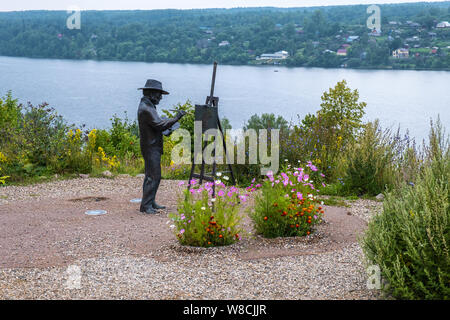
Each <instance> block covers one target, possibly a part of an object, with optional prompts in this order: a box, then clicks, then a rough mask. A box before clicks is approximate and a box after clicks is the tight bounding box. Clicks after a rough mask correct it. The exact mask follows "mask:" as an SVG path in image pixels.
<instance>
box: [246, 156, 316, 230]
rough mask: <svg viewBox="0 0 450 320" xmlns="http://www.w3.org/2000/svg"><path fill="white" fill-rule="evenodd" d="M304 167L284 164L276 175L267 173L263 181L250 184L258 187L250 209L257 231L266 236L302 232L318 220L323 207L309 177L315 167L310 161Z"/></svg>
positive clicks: (252, 188) (314, 170)
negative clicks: (285, 165) (291, 166)
mask: <svg viewBox="0 0 450 320" xmlns="http://www.w3.org/2000/svg"><path fill="white" fill-rule="evenodd" d="M307 168H310V169H307V170H305V169H303V168H301V167H300V168H292V169H290V168H286V169H287V170H286V172H281V173H280V174H279V175H276V176H273V175H272V174H268V180H265V181H264V182H263V183H262V185H260V184H258V185H256V186H254V187H253V186H250V187H249V188H250V191H254V189H255V188H259V187H260V188H261V193H259V194H257V196H256V199H255V207H254V208H253V210H252V212H250V217H251V219H252V221H253V222H254V225H255V229H256V232H257V233H259V234H261V235H263V236H264V237H266V238H275V237H292V236H305V235H309V234H310V233H311V232H312V231H313V227H314V225H316V224H318V223H319V222H321V218H322V214H323V213H324V210H323V208H322V207H321V206H320V205H318V200H317V199H316V195H317V189H316V188H315V187H314V185H313V183H312V182H313V181H312V180H311V179H310V172H311V171H312V172H316V171H317V168H316V167H315V166H314V165H313V164H312V163H311V162H309V163H308V165H307Z"/></svg>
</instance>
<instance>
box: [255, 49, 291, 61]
mask: <svg viewBox="0 0 450 320" xmlns="http://www.w3.org/2000/svg"><path fill="white" fill-rule="evenodd" d="M288 57H289V53H288V52H287V51H284V50H282V51H278V52H275V53H263V54H262V55H261V56H260V57H256V60H284V59H287V58H288Z"/></svg>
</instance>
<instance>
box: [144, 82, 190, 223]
mask: <svg viewBox="0 0 450 320" xmlns="http://www.w3.org/2000/svg"><path fill="white" fill-rule="evenodd" d="M138 90H142V93H143V97H142V99H141V102H140V104H139V108H138V116H137V118H138V123H139V135H140V144H141V153H142V156H143V157H144V161H145V178H144V184H143V186H142V192H143V194H142V201H141V207H140V211H141V212H144V213H147V214H151V213H156V210H157V209H164V208H165V207H164V206H161V205H158V204H157V203H156V201H155V198H156V192H157V191H158V187H159V183H160V181H161V155H162V153H163V131H166V130H167V129H170V128H172V126H173V125H174V124H175V123H176V122H177V121H178V120H180V119H181V118H182V117H183V116H184V115H185V114H186V113H185V112H184V111H178V114H177V115H176V116H175V117H174V118H171V119H161V118H160V117H159V115H158V113H157V112H156V106H157V105H158V104H159V102H160V101H161V99H162V96H163V95H166V94H169V93H168V92H167V91H165V90H163V88H162V84H161V82H160V81H158V80H153V79H150V80H147V82H146V84H145V86H144V87H143V88H139V89H138Z"/></svg>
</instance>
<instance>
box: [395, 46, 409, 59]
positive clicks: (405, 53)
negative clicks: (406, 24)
mask: <svg viewBox="0 0 450 320" xmlns="http://www.w3.org/2000/svg"><path fill="white" fill-rule="evenodd" d="M392 56H393V57H394V58H396V59H404V58H409V50H408V49H406V48H400V49H397V50H394V51H393V52H392Z"/></svg>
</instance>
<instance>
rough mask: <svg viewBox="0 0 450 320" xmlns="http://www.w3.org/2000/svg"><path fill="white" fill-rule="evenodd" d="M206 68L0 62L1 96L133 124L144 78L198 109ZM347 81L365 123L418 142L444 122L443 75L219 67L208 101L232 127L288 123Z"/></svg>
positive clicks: (102, 122)
mask: <svg viewBox="0 0 450 320" xmlns="http://www.w3.org/2000/svg"><path fill="white" fill-rule="evenodd" d="M211 75H212V66H211V65H193V64H168V63H144V62H111V61H102V62H98V61H77V60H51V59H28V58H14V57H0V96H3V95H4V94H5V93H6V92H7V91H8V90H12V93H13V96H14V97H16V98H18V99H19V101H20V102H22V103H26V102H27V101H30V102H31V103H33V104H39V103H42V102H48V103H49V104H50V106H52V107H54V108H55V109H56V110H57V111H58V113H59V114H61V115H62V116H64V118H65V119H66V120H67V121H68V122H69V123H75V124H77V125H80V124H86V126H87V127H88V128H94V127H95V128H106V127H108V126H109V125H110V118H111V117H112V116H113V115H114V114H117V115H118V116H120V117H122V116H123V115H124V112H125V111H126V112H127V114H128V118H129V119H131V120H134V119H136V110H137V106H138V103H139V101H140V97H141V92H140V91H138V90H137V88H138V87H142V86H143V85H144V83H145V81H146V79H149V78H150V79H158V80H160V81H162V83H163V88H164V89H165V90H167V91H169V92H170V95H168V96H164V98H163V100H162V101H161V103H160V105H159V106H158V108H161V109H170V108H171V107H172V106H173V105H175V104H177V103H179V102H181V103H184V102H185V101H186V100H190V101H191V102H192V103H194V104H203V103H204V102H205V99H206V96H207V95H208V94H209V91H210V84H211ZM342 79H345V80H347V83H348V85H349V86H350V88H352V89H358V91H359V93H360V101H364V102H366V103H367V107H366V114H365V116H364V119H365V120H374V119H376V118H378V119H380V121H381V124H382V126H383V127H392V128H394V129H396V128H397V126H398V125H400V126H401V129H402V131H403V132H404V131H405V130H406V129H409V132H410V135H411V136H413V137H415V138H416V140H419V141H421V140H422V139H423V138H426V137H427V135H428V131H429V120H430V118H433V119H436V118H437V116H438V115H440V118H441V121H442V123H443V124H444V126H446V127H447V130H449V129H448V127H449V124H450V72H448V71H409V70H408V71H404V70H351V69H321V68H286V67H277V66H266V67H260V66H225V65H219V66H218V69H217V78H216V91H215V95H216V96H219V97H220V101H219V113H220V115H221V116H222V117H227V118H228V119H229V120H230V122H231V124H232V126H233V128H235V129H237V128H241V127H242V125H243V124H244V123H245V121H246V120H247V119H249V118H250V116H251V115H253V114H255V113H256V114H262V113H275V114H277V115H281V116H283V117H284V118H285V119H286V120H288V121H293V122H294V123H297V122H298V117H297V116H300V117H304V116H305V115H306V114H307V113H314V112H316V111H317V110H319V108H320V103H321V99H320V97H321V95H322V93H323V92H324V91H327V90H328V88H330V87H333V86H334V85H335V84H336V83H337V82H338V81H341V80H342Z"/></svg>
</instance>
